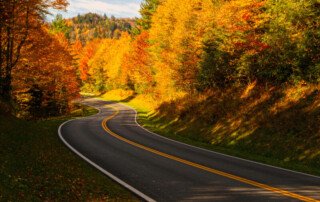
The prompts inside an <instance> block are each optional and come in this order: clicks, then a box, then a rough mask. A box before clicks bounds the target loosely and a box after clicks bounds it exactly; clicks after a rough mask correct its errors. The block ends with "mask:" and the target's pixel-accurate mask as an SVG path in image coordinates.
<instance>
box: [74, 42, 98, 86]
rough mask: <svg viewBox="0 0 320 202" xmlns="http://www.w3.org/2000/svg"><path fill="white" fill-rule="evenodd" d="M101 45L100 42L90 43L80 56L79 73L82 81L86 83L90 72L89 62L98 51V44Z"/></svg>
mask: <svg viewBox="0 0 320 202" xmlns="http://www.w3.org/2000/svg"><path fill="white" fill-rule="evenodd" d="M99 43H100V41H99V40H93V41H90V42H89V43H88V44H87V45H86V46H85V47H84V48H83V51H82V53H81V54H80V60H79V71H80V78H81V80H82V81H86V80H87V79H88V76H89V74H88V72H89V69H90V67H89V65H88V62H89V60H90V59H91V58H92V57H93V55H94V54H95V52H96V51H97V48H98V44H99Z"/></svg>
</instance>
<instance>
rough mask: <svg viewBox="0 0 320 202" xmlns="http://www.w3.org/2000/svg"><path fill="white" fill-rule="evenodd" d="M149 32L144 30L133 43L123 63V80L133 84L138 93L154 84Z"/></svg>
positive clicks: (145, 90)
mask: <svg viewBox="0 0 320 202" xmlns="http://www.w3.org/2000/svg"><path fill="white" fill-rule="evenodd" d="M148 39H149V33H148V32H146V31H145V32H142V33H141V34H140V35H139V36H137V37H136V39H135V40H134V41H133V42H132V44H131V50H130V51H129V52H128V53H126V54H125V57H124V61H123V65H122V77H123V81H124V82H125V83H127V84H129V85H130V84H132V85H133V88H134V90H135V91H136V92H137V93H145V92H147V91H148V90H149V91H150V90H151V88H152V85H153V73H152V67H151V63H150V62H151V61H150V54H149V52H148V51H149V50H148V49H149V46H150V45H149V42H148Z"/></svg>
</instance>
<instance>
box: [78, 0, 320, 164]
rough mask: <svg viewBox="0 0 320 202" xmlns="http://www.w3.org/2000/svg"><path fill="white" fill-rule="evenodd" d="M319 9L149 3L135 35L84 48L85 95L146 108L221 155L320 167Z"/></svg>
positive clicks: (199, 1)
mask: <svg viewBox="0 0 320 202" xmlns="http://www.w3.org/2000/svg"><path fill="white" fill-rule="evenodd" d="M319 8H320V2H319V1H317V0H303V1H292V0H280V1H279V0H277V1H276V0H250V1H243V0H232V1H212V0H182V1H175V0H145V1H144V2H143V4H142V6H141V10H140V13H141V18H140V19H137V22H136V25H135V26H134V27H133V28H132V31H131V32H124V33H122V34H121V37H120V38H106V39H98V40H92V41H90V42H89V43H87V44H86V45H85V46H84V47H83V48H82V50H81V51H80V54H79V60H78V68H79V69H78V70H79V75H80V79H81V86H82V91H84V92H90V93H95V94H98V95H103V94H104V93H107V94H108V92H119V94H122V95H131V96H129V97H128V98H133V97H135V98H136V99H139V98H140V100H139V101H140V102H141V103H144V105H148V104H147V102H148V103H149V104H150V103H151V105H152V107H153V109H154V113H153V114H152V115H151V117H154V118H155V120H156V121H157V120H162V122H161V121H160V123H159V124H162V129H163V128H164V127H169V126H170V127H171V128H172V127H173V128H174V129H175V130H174V131H175V133H179V134H180V133H181V135H184V134H185V133H184V132H188V131H189V133H192V134H193V135H192V137H193V138H196V139H199V138H201V139H203V140H204V141H205V142H209V143H210V144H213V145H218V146H223V147H228V148H236V149H237V150H245V151H247V152H250V153H251V152H255V153H259V154H261V155H264V156H276V158H279V159H281V160H284V161H291V160H293V161H294V160H297V161H305V162H313V164H314V165H319V164H318V163H319V160H320V155H319V154H320V153H319V152H320V151H319V148H318V144H319V137H320V133H319V131H320V128H319V127H320V126H319V124H318V121H319V119H320V103H319V100H320V94H319V81H320V51H319V47H320V32H319V30H320V9H319ZM128 92H130V93H128ZM124 100H127V99H124ZM164 122H165V123H167V124H163V123H164ZM199 131H201V132H199ZM284 142H285V144H284Z"/></svg>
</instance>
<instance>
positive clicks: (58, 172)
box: [0, 107, 137, 201]
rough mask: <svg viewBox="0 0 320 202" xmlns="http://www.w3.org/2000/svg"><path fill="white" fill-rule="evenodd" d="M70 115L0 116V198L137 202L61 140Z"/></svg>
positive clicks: (88, 112) (84, 113) (89, 110)
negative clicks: (60, 132) (30, 118)
mask: <svg viewBox="0 0 320 202" xmlns="http://www.w3.org/2000/svg"><path fill="white" fill-rule="evenodd" d="M96 112H97V110H95V109H93V108H90V107H84V108H82V109H78V110H76V111H74V112H73V113H72V114H71V115H70V116H68V117H59V118H51V119H49V120H41V121H24V120H19V119H16V118H15V117H12V116H8V115H0V162H1V163H0V201H136V200H137V198H136V197H135V196H134V195H133V194H131V193H130V192H129V191H127V190H126V189H124V188H123V187H121V186H120V185H118V184H117V183H115V182H113V181H112V180H111V179H109V178H108V177H106V176H105V175H103V174H102V173H100V172H99V171H97V170H96V169H95V168H93V167H91V166H90V165H89V164H87V163H86V162H84V161H83V160H82V159H80V158H79V157H78V156H76V155H75V154H74V153H73V152H71V151H70V150H69V149H68V148H67V147H66V146H65V145H64V144H63V143H62V142H61V141H60V139H59V137H58V134H57V130H58V127H59V125H60V124H61V123H63V122H64V121H66V120H67V119H70V118H71V117H74V116H87V115H91V114H94V113H96Z"/></svg>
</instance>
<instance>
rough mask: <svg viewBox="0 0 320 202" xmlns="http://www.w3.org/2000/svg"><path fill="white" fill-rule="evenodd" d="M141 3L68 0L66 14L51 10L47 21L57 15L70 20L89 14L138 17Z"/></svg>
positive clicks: (138, 1)
mask: <svg viewBox="0 0 320 202" xmlns="http://www.w3.org/2000/svg"><path fill="white" fill-rule="evenodd" d="M141 2H142V0H69V4H70V5H69V6H68V8H67V12H62V11H56V10H51V13H52V14H53V15H52V16H47V19H48V20H49V21H51V20H52V19H53V18H54V15H56V14H57V13H60V14H62V15H63V16H64V17H65V18H70V17H74V16H77V15H78V14H84V13H89V12H92V13H98V14H107V16H111V15H114V16H115V17H131V18H132V17H139V16H140V15H139V9H140V3H141Z"/></svg>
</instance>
